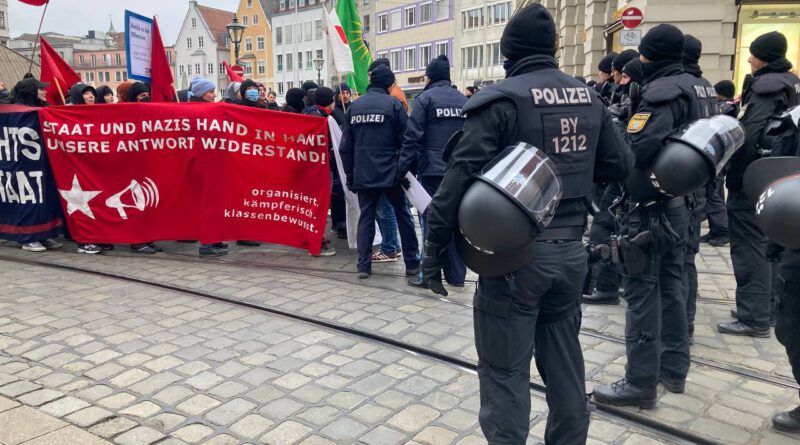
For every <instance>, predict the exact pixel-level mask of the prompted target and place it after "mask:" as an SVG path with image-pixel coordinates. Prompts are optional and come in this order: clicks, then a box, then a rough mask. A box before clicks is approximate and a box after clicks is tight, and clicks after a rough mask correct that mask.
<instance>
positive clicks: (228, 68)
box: [222, 60, 244, 82]
mask: <svg viewBox="0 0 800 445" xmlns="http://www.w3.org/2000/svg"><path fill="white" fill-rule="evenodd" d="M222 64H223V65H225V71H227V72H228V80H229V81H230V82H244V79H242V76H240V75H238V74H236V72H235V71H233V70H232V69H231V66H230V65H228V62H226V61H224V60H223V61H222Z"/></svg>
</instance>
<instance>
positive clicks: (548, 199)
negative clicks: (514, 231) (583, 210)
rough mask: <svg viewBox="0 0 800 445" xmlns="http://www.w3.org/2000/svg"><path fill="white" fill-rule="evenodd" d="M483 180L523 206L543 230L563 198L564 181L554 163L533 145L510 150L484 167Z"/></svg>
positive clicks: (525, 144)
mask: <svg viewBox="0 0 800 445" xmlns="http://www.w3.org/2000/svg"><path fill="white" fill-rule="evenodd" d="M480 178H481V179H482V180H483V181H486V182H488V183H489V184H492V185H493V186H495V187H496V188H497V189H499V190H500V191H502V192H504V193H505V194H506V195H507V196H508V197H510V198H511V199H512V200H513V201H514V202H515V203H516V204H517V205H519V206H521V207H522V208H523V210H525V211H526V212H527V213H528V215H529V216H530V217H531V218H532V219H533V221H534V222H535V223H536V225H537V226H538V227H539V229H540V230H543V229H544V228H545V227H547V225H548V224H549V223H550V220H552V219H553V215H554V214H555V211H556V206H557V205H558V202H559V200H560V199H561V193H562V187H561V180H560V179H559V177H558V175H557V174H556V168H555V165H554V164H553V162H552V161H551V160H550V159H549V158H548V157H547V155H545V154H544V153H543V152H542V151H540V150H539V149H537V148H536V147H534V146H533V145H531V144H528V143H524V142H521V143H519V144H517V145H515V146H512V147H508V148H506V149H505V150H504V151H503V152H502V153H500V155H498V156H497V157H496V158H494V159H493V160H492V161H491V162H490V163H489V164H487V165H486V167H484V169H483V172H482V173H481V176H480Z"/></svg>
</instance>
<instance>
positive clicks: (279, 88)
mask: <svg viewBox="0 0 800 445" xmlns="http://www.w3.org/2000/svg"><path fill="white" fill-rule="evenodd" d="M283 91H284V89H283V82H278V94H280V95H281V96H283Z"/></svg>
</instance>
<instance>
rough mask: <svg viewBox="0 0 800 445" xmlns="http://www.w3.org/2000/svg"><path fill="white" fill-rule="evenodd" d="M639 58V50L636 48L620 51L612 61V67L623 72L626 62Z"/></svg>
mask: <svg viewBox="0 0 800 445" xmlns="http://www.w3.org/2000/svg"><path fill="white" fill-rule="evenodd" d="M638 58H639V52H638V51H636V50H635V49H626V50H625V51H623V52H621V53H619V55H618V56H617V57H614V61H613V62H611V67H612V68H614V69H615V70H617V71H619V72H620V73H621V72H622V68H623V67H625V64H626V63H628V62H630V61H631V60H633V59H638Z"/></svg>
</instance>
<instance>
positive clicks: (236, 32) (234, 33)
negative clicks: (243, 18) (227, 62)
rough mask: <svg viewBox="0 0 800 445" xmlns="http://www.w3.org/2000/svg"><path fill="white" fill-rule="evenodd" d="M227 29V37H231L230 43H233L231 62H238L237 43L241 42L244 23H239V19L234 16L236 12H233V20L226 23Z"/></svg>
mask: <svg viewBox="0 0 800 445" xmlns="http://www.w3.org/2000/svg"><path fill="white" fill-rule="evenodd" d="M225 29H227V30H228V37H230V39H231V43H233V63H234V64H238V63H239V44H240V43H242V34H243V33H244V25H242V24H241V23H239V19H238V18H236V14H233V22H231V23H230V24H228V26H226V27H225Z"/></svg>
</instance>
